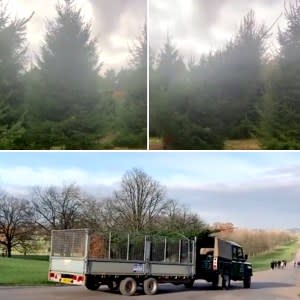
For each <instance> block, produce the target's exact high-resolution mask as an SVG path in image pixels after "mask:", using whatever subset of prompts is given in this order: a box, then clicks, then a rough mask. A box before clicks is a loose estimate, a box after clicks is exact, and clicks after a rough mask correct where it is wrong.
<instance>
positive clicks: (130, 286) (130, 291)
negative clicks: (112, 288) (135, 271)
mask: <svg viewBox="0 0 300 300" xmlns="http://www.w3.org/2000/svg"><path fill="white" fill-rule="evenodd" d="M136 288H137V284H136V281H135V280H134V279H133V278H132V277H126V278H125V279H123V280H122V281H121V282H120V292H121V294H122V295H124V296H132V295H134V294H135V292H136Z"/></svg>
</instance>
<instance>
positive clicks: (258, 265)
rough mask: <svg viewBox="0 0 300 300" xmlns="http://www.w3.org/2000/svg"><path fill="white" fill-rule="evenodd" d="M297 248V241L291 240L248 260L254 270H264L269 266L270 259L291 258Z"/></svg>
mask: <svg viewBox="0 0 300 300" xmlns="http://www.w3.org/2000/svg"><path fill="white" fill-rule="evenodd" d="M298 248H299V243H298V242H291V243H288V244H286V245H283V246H278V247H276V248H275V249H274V250H273V251H271V252H268V253H265V254H262V255H258V256H256V257H253V258H250V259H249V261H250V262H251V263H252V264H253V268H254V270H255V271H258V270H266V269H269V268H270V263H271V261H272V260H283V259H285V260H287V261H291V260H293V259H294V257H295V254H296V252H297V250H298Z"/></svg>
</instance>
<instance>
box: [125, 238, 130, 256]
mask: <svg viewBox="0 0 300 300" xmlns="http://www.w3.org/2000/svg"><path fill="white" fill-rule="evenodd" d="M129 247H130V235H129V233H128V235H127V255H126V259H127V260H129Z"/></svg>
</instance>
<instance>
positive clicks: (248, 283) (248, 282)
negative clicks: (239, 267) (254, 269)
mask: <svg viewBox="0 0 300 300" xmlns="http://www.w3.org/2000/svg"><path fill="white" fill-rule="evenodd" d="M250 287H251V277H250V276H249V277H245V278H244V288H245V289H249V288H250Z"/></svg>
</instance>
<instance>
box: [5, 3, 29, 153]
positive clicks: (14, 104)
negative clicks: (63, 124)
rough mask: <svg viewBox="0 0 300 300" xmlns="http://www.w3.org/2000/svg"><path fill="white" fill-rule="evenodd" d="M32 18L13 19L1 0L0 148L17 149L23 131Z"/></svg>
mask: <svg viewBox="0 0 300 300" xmlns="http://www.w3.org/2000/svg"><path fill="white" fill-rule="evenodd" d="M30 18H31V17H30ZM30 18H26V19H25V18H23V19H17V18H15V19H12V18H11V17H10V16H9V14H8V12H7V5H6V3H5V2H4V1H2V0H0V149H17V148H18V139H19V138H20V137H21V136H22V135H23V133H24V128H23V122H22V120H23V109H24V106H23V104H24V103H23V101H24V89H23V84H22V71H23V68H24V63H25V54H26V50H27V49H26V24H27V23H28V21H29V20H30Z"/></svg>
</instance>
